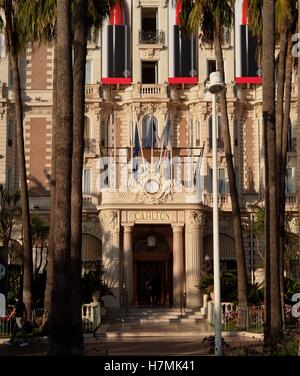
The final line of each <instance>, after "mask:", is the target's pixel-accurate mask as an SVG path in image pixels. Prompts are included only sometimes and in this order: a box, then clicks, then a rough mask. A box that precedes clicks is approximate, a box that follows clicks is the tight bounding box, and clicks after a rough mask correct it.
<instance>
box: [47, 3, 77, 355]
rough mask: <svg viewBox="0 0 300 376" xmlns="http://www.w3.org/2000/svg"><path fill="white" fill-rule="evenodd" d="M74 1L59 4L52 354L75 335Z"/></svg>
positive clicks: (67, 349) (66, 348)
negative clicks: (73, 276)
mask: <svg viewBox="0 0 300 376" xmlns="http://www.w3.org/2000/svg"><path fill="white" fill-rule="evenodd" d="M71 18H72V15H71V1H70V0H60V1H58V2H57V28H56V30H57V37H56V56H57V103H59V104H60V105H59V106H57V112H56V121H57V127H56V132H55V133H56V137H55V138H56V140H55V143H56V166H55V167H56V170H55V178H56V194H55V213H56V220H55V223H54V247H53V290H52V297H51V312H50V320H49V326H50V335H49V354H50V355H64V354H72V333H71V320H70V318H71V317H72V315H71V273H70V261H71V257H70V256H71V249H70V242H71V225H70V217H71V174H72V136H73V134H72V127H73V77H72V30H71V22H72V20H71Z"/></svg>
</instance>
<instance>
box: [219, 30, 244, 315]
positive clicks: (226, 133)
mask: <svg viewBox="0 0 300 376" xmlns="http://www.w3.org/2000/svg"><path fill="white" fill-rule="evenodd" d="M214 44H215V51H216V59H217V65H218V70H219V71H221V72H222V75H223V77H224V60H223V52H222V44H221V31H220V30H216V31H215V35H214ZM220 107H221V119H222V135H223V140H224V151H225V157H226V166H227V173H228V180H229V187H230V196H231V205H232V220H233V228H234V233H235V250H236V260H237V274H238V306H239V308H241V311H243V308H244V309H245V307H247V305H248V297H247V269H246V259H245V252H244V240H243V231H242V223H241V212H240V205H239V197H238V191H237V187H236V178H235V170H234V165H233V157H232V149H231V137H230V129H229V121H228V113H227V99H226V91H224V92H222V93H221V94H220Z"/></svg>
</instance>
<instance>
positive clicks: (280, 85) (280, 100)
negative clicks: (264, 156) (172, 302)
mask: <svg viewBox="0 0 300 376" xmlns="http://www.w3.org/2000/svg"><path fill="white" fill-rule="evenodd" d="M287 45H288V29H287V26H285V27H284V29H283V30H282V33H281V36H280V51H279V62H278V69H277V101H276V168H277V170H276V182H277V202H278V213H277V217H278V239H279V254H280V261H279V263H280V264H279V267H280V274H279V278H280V298H281V312H282V320H283V322H284V264H283V260H284V229H285V216H284V213H285V205H284V202H285V195H284V196H282V191H281V185H282V176H283V177H285V175H282V141H283V139H282V138H283V118H284V115H283V106H284V85H285V76H286V74H285V73H286V60H287ZM281 200H283V205H282V204H281ZM282 209H283V211H281V210H282Z"/></svg>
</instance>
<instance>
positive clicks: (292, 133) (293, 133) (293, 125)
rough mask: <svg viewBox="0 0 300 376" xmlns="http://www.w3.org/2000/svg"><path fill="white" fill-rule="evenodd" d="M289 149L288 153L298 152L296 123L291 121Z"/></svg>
mask: <svg viewBox="0 0 300 376" xmlns="http://www.w3.org/2000/svg"><path fill="white" fill-rule="evenodd" d="M288 132H289V133H288V149H287V151H288V152H290V153H292V152H296V121H295V120H291V119H290V122H289V130H288Z"/></svg>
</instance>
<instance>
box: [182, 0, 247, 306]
mask: <svg viewBox="0 0 300 376" xmlns="http://www.w3.org/2000/svg"><path fill="white" fill-rule="evenodd" d="M233 5H234V1H233V0H225V1H224V0H213V1H212V0H195V2H191V1H183V8H184V11H183V12H182V13H181V18H182V21H183V24H184V25H187V28H188V30H190V31H194V32H197V31H198V29H199V26H200V33H201V35H200V37H201V40H202V42H210V43H213V44H214V47H215V54H216V60H217V69H218V70H219V71H220V72H221V73H222V75H223V78H224V77H225V76H224V59H223V51H222V42H223V35H224V33H223V31H224V28H230V27H231V26H232V22H233ZM185 17H187V18H185ZM220 109H221V118H222V135H223V140H224V151H225V158H226V165H227V173H228V180H229V188H230V196H231V202H232V220H233V228H234V233H235V249H236V259H237V274H238V306H239V308H240V312H241V311H242V310H243V308H245V307H247V305H248V299H247V270H246V259H245V251H244V240H243V231H242V223H241V212H240V205H239V197H238V190H237V186H236V176H235V169H234V163H233V156H232V148H231V137H230V129H229V120H228V112H227V99H226V91H224V92H222V93H221V94H220Z"/></svg>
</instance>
